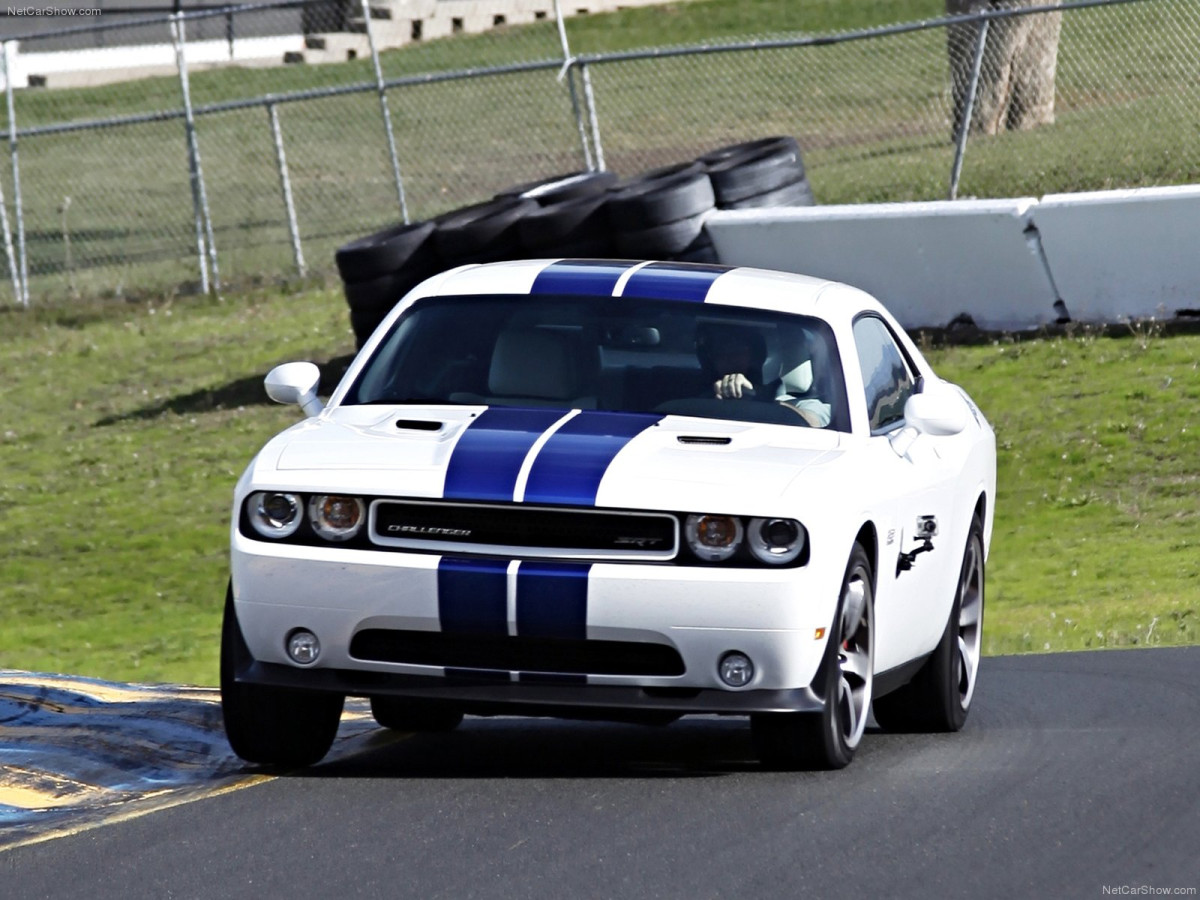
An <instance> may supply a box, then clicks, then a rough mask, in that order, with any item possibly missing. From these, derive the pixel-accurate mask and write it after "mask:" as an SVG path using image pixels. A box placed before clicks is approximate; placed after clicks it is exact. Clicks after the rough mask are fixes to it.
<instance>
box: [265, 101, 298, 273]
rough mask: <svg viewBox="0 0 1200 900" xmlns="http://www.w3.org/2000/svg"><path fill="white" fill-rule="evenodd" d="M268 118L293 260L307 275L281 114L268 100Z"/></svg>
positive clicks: (273, 103) (272, 102)
mask: <svg viewBox="0 0 1200 900" xmlns="http://www.w3.org/2000/svg"><path fill="white" fill-rule="evenodd" d="M267 116H268V117H269V118H270V120H271V138H272V139H273V140H274V142H275V164H276V165H277V166H278V167H279V189H280V190H281V191H282V192H283V208H284V209H285V210H286V211H287V223H288V235H289V236H290V237H291V239H292V258H293V259H294V260H295V261H296V272H297V273H298V274H299V275H300V277H301V278H303V277H304V275H305V267H304V248H303V247H302V246H301V245H300V228H299V226H298V225H297V224H296V206H295V204H294V203H293V202H292V182H291V179H290V178H289V177H288V164H287V155H286V154H285V153H284V151H283V133H282V132H281V131H280V130H279V113H278V111H277V110H276V109H275V102H274V101H273V100H271V99H270V98H268V99H267Z"/></svg>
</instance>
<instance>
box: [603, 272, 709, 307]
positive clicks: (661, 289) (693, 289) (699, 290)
mask: <svg viewBox="0 0 1200 900" xmlns="http://www.w3.org/2000/svg"><path fill="white" fill-rule="evenodd" d="M728 271H729V268H728V267H727V266H715V265H708V264H705V263H679V262H656V263H651V264H650V265H648V266H645V267H643V268H641V269H638V270H637V271H636V272H634V273H633V275H631V276H630V278H629V281H627V282H625V288H624V290H622V291H621V296H622V297H637V298H639V299H646V300H690V301H692V302H694V303H703V302H704V298H705V297H707V296H708V291H709V288H711V287H712V284H713V282H714V281H716V280H717V279H718V278H720V277H721V276H722V275H724V274H725V273H726V272H728Z"/></svg>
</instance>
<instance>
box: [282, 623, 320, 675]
mask: <svg viewBox="0 0 1200 900" xmlns="http://www.w3.org/2000/svg"><path fill="white" fill-rule="evenodd" d="M287 654H288V656H290V657H291V658H292V662H294V663H297V664H298V665H301V666H309V665H312V664H313V663H315V662H316V661H317V657H318V656H320V655H321V642H320V641H318V640H317V636H316V635H315V634H313V633H312V632H311V631H307V630H305V629H303V628H298V629H297V630H295V631H293V632H292V633H291V634H290V635H288V639H287Z"/></svg>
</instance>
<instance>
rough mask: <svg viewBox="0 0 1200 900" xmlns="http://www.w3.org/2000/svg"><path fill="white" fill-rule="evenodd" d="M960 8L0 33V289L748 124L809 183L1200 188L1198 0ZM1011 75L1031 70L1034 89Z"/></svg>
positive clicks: (331, 238)
mask: <svg viewBox="0 0 1200 900" xmlns="http://www.w3.org/2000/svg"><path fill="white" fill-rule="evenodd" d="M967 5H968V6H969V8H968V9H967V11H966V12H965V13H964V14H962V15H956V16H947V17H944V18H941V19H937V20H929V21H922V22H914V23H910V24H901V25H896V26H890V27H886V28H877V29H871V30H865V31H860V32H853V33H844V34H837V35H821V36H812V35H795V34H793V35H774V36H769V37H757V38H752V39H746V40H744V41H740V42H730V43H725V44H720V45H717V44H709V45H703V46H692V47H675V48H669V49H661V48H658V49H648V50H637V51H626V52H622V53H614V52H607V53H594V54H589V53H582V52H579V51H580V48H574V47H572V46H571V43H570V27H569V20H567V21H563V20H561V19H558V20H556V19H555V17H554V15H553V13H550V14H549V15H547V14H546V13H545V11H542V15H541V16H534V15H529V16H528V17H529V18H530V19H531V20H532V21H531V22H530V24H527V25H521V26H520V27H515V26H514V25H511V24H505V25H504V27H500V28H496V29H494V30H488V31H484V32H482V33H477V34H467V33H463V34H457V35H455V34H452V32H454V31H455V30H457V27H461V26H462V22H461V20H453V19H452V20H451V21H450V22H449V24H447V23H446V22H442V23H441V25H439V26H437V27H441V28H443V30H445V31H448V32H451V34H450V35H448V37H447V38H446V39H439V37H438V32H436V30H435V28H434V27H432V26H431V25H429V22H430V21H432V20H425V21H423V20H419V19H411V20H409V19H405V20H399V19H390V18H382V17H381V15H382V14H381V12H380V9H388V8H387V7H383V8H379V7H376V8H374V9H372V7H371V6H369V5H368V4H367V3H361V2H359V0H353V2H348V0H306V2H301V0H287V2H270V3H265V4H259V5H254V6H250V5H245V6H228V7H220V8H215V9H207V10H200V11H193V12H188V13H176V14H170V15H166V14H162V13H153V14H147V15H145V16H140V17H123V18H122V19H121V20H120V21H118V22H113V21H109V20H108V17H99V18H96V19H88V20H78V21H86V22H88V23H89V24H86V25H84V26H82V27H79V26H76V27H73V28H60V29H58V30H56V31H53V32H51V31H42V32H39V33H37V34H26V35H24V36H22V37H20V38H19V39H17V38H13V37H5V38H4V39H3V47H4V52H3V54H0V60H3V61H5V62H6V65H5V66H4V67H0V81H2V82H3V84H4V89H5V100H6V101H7V102H6V104H5V108H6V112H7V115H6V117H5V118H4V119H3V129H2V130H0V140H2V141H3V143H2V144H0V151H4V156H3V163H4V164H3V165H0V189H2V190H3V204H2V207H3V212H4V215H3V216H0V230H2V231H3V232H4V237H5V242H4V245H3V249H2V251H0V259H2V261H0V271H2V273H3V276H4V278H3V281H0V297H8V298H11V300H12V301H15V302H18V303H23V304H28V303H29V302H30V298H33V299H37V298H43V297H44V298H51V297H58V296H80V295H88V296H123V295H129V294H131V293H143V292H162V291H172V290H183V291H190V290H197V289H199V290H211V289H214V288H218V289H219V287H220V286H221V285H229V284H250V283H255V282H258V281H263V280H272V281H273V280H278V279H280V278H291V277H296V276H324V275H326V274H327V273H330V272H332V269H333V266H332V262H333V251H334V249H335V248H336V247H338V246H340V245H341V244H343V243H345V242H346V241H348V240H350V239H352V238H354V237H358V236H360V235H363V234H366V233H368V232H370V231H374V230H376V229H378V228H381V227H383V226H385V225H388V224H390V223H393V222H398V221H402V220H408V221H416V220H420V219H427V218H431V217H433V216H436V215H438V214H440V213H443V212H445V211H447V210H450V209H453V208H455V207H459V206H462V205H465V204H469V203H474V202H478V201H480V200H484V199H487V198H488V197H490V196H492V195H493V194H494V193H495V192H496V191H498V190H501V189H503V188H505V187H508V186H510V185H513V184H516V183H520V182H524V181H529V180H534V179H537V178H540V177H546V176H549V175H552V174H557V173H566V172H573V171H580V170H583V169H595V168H607V169H611V170H613V171H615V172H617V173H619V174H621V175H624V176H632V175H635V174H637V173H638V172H640V171H643V170H645V169H648V168H651V167H654V166H658V165H665V164H668V163H674V162H679V161H683V160H687V159H691V158H693V157H695V156H697V155H699V154H701V153H703V152H705V151H707V150H711V149H712V148H714V147H716V146H720V145H723V144H728V143H732V142H735V141H741V140H746V139H749V138H754V137H760V136H763V135H768V134H790V135H794V136H795V137H797V138H798V139H799V141H800V145H801V148H802V150H803V152H804V158H805V162H806V165H807V168H808V173H809V181H810V183H811V185H812V188H813V191H814V193H815V195H816V199H817V201H818V202H820V203H847V202H882V201H904V200H929V199H945V198H946V197H953V196H960V197H962V196H1020V195H1037V194H1040V193H1045V192H1049V191H1058V190H1081V189H1098V188H1110V187H1132V186H1144V185H1161V184H1175V183H1188V182H1195V181H1197V180H1200V140H1198V139H1200V76H1198V69H1197V66H1198V63H1197V56H1196V52H1195V48H1196V47H1197V46H1200V0H1084V2H1079V3H1070V4H1064V5H1062V6H1057V5H1055V6H1053V7H1033V8H1030V7H1005V6H1003V5H996V6H994V7H993V6H990V5H989V4H988V3H986V2H985V0H969V2H968V3H967ZM538 18H541V19H544V21H537V20H536V19H538ZM59 21H61V20H59ZM73 21H77V20H73ZM456 23H457V27H456ZM468 24H469V23H468ZM1021 29H1025V30H1026V31H1028V30H1030V29H1032V30H1035V31H1037V29H1041V31H1039V32H1037V33H1036V34H1034V35H1033V37H1032V38H1031V37H1030V35H1029V34H1028V33H1026V34H1024V35H1023V36H1022V35H1021V34H1019V33H1018V32H1020V30H1021ZM1039 35H1040V36H1039ZM1022 37H1023V42H1022V40H1021V39H1022ZM1048 45H1052V47H1051V50H1052V51H1053V52H1052V53H1051V54H1050V55H1049V56H1047V55H1046V53H1045V52H1044V51H1045V49H1046V46H1048ZM1018 46H1025V47H1029V46H1032V47H1034V48H1035V49H1036V48H1037V47H1039V46H1041V47H1042V50H1043V55H1042V56H1041V57H1040V58H1038V59H1036V60H1033V61H1032V62H1023V61H1022V60H1021V58H1020V56H1019V54H1018V53H1017V52H1016V51H1014V50H1013V48H1014V47H1018ZM388 48H390V49H388ZM573 51H574V53H575V55H572V52H573ZM285 60H286V62H285ZM1023 69H1024V70H1025V71H1027V72H1028V71H1033V72H1035V73H1037V72H1039V71H1040V73H1041V75H1042V79H1041V81H1042V83H1043V84H1044V83H1045V82H1046V80H1047V77H1048V79H1049V83H1050V84H1052V85H1053V92H1052V93H1051V95H1050V100H1049V102H1048V103H1047V98H1046V97H1045V96H1043V95H1039V94H1038V92H1037V91H1036V90H1034V89H1032V88H1031V87H1030V86H1029V85H1028V84H1027V83H1025V82H1023V81H1022V79H1021V77H1019V76H1020V74H1021V71H1022V70H1023ZM4 302H7V301H4Z"/></svg>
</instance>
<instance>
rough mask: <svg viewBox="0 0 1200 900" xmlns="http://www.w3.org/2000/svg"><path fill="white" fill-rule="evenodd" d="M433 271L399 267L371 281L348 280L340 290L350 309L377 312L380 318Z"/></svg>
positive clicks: (433, 270)
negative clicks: (395, 270)
mask: <svg viewBox="0 0 1200 900" xmlns="http://www.w3.org/2000/svg"><path fill="white" fill-rule="evenodd" d="M435 271H436V270H435V269H424V270H422V271H419V272H413V271H409V270H408V269H401V270H399V271H397V272H390V273H389V274H387V275H383V276H381V277H379V278H375V279H372V280H371V281H360V282H348V283H346V284H343V285H342V291H343V293H344V294H345V295H346V305H347V306H349V307H350V308H351V309H352V310H361V311H363V312H378V313H379V318H381V319H382V318H383V317H384V316H385V315H387V314H388V312H389V311H390V310H391V308H392V307H393V306H395V305H396V304H397V303H399V302H400V300H401V299H402V298H403V297H404V295H405V294H407V293H408V292H409V291H411V290H412V289H413V288H414V287H416V286H417V285H418V284H420V283H421V282H422V281H424V280H425V279H426V278H428V277H429V276H430V275H432V274H434V272H435Z"/></svg>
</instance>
